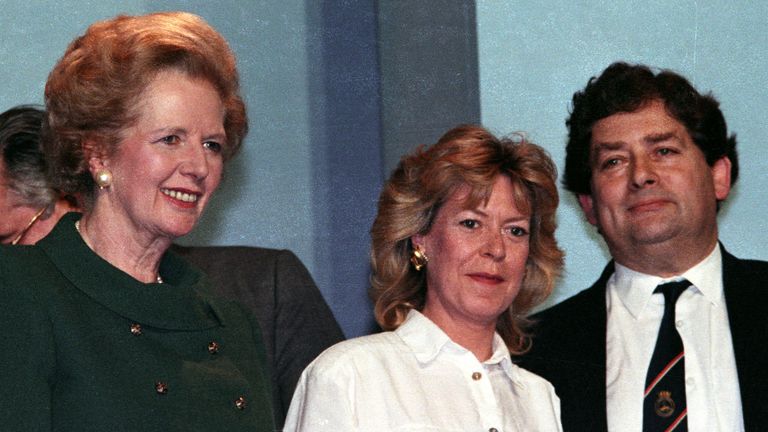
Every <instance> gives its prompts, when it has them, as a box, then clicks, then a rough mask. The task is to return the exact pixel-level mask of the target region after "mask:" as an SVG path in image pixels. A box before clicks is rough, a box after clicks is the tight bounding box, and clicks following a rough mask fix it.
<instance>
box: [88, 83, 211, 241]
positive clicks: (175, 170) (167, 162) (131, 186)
mask: <svg viewBox="0 0 768 432" xmlns="http://www.w3.org/2000/svg"><path fill="white" fill-rule="evenodd" d="M137 109H138V112H139V116H138V120H137V121H136V123H135V124H134V125H133V126H131V127H129V128H128V129H126V130H125V131H124V132H123V134H122V136H123V139H122V141H121V142H120V143H119V144H118V147H117V151H116V152H115V154H114V155H111V156H107V157H106V159H105V162H104V165H105V167H106V168H107V169H109V170H110V171H111V172H112V176H113V181H112V185H111V186H110V187H109V188H107V189H105V190H103V191H97V198H96V203H95V206H94V211H95V210H97V209H98V208H99V206H100V205H102V204H106V208H107V209H108V211H107V212H106V214H107V216H108V217H112V218H117V220H119V221H121V222H122V223H127V224H130V225H131V226H132V227H133V228H134V229H136V230H137V231H138V232H142V233H146V234H150V235H151V236H163V237H169V238H176V237H179V236H182V235H185V234H187V233H189V231H191V230H192V228H193V227H194V226H195V224H196V223H197V221H198V219H199V218H200V215H201V213H202V211H203V209H204V208H205V206H206V204H207V203H208V200H209V199H210V197H211V194H213V191H215V190H216V188H217V187H218V185H219V181H220V180H221V173H222V169H223V159H222V154H221V150H222V147H223V146H224V145H226V134H225V131H224V124H223V123H224V105H223V104H222V101H221V99H220V97H219V95H218V93H217V92H216V90H215V89H214V87H213V86H212V85H211V84H210V83H208V82H207V81H204V80H196V79H191V78H189V77H188V76H187V75H185V74H183V73H180V72H176V71H164V72H161V73H159V74H158V75H157V76H156V77H155V79H154V80H153V81H152V82H151V83H150V85H149V86H148V87H147V89H146V90H145V91H144V93H143V94H142V96H141V98H140V100H139V104H138V105H137ZM92 169H93V168H92ZM100 201H102V202H100Z"/></svg>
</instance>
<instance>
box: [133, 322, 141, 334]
mask: <svg viewBox="0 0 768 432" xmlns="http://www.w3.org/2000/svg"><path fill="white" fill-rule="evenodd" d="M131 334H132V335H134V336H141V324H137V323H133V324H131Z"/></svg>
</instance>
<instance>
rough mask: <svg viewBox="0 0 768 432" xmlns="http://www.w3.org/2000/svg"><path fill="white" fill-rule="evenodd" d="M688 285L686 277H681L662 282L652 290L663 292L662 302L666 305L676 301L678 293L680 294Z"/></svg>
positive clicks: (678, 296)
mask: <svg viewBox="0 0 768 432" xmlns="http://www.w3.org/2000/svg"><path fill="white" fill-rule="evenodd" d="M689 286H691V282H689V281H688V279H683V280H679V281H674V282H667V283H663V284H661V285H659V286H657V287H656V289H655V290H653V292H654V293H662V294H664V302H665V304H666V305H668V306H670V305H674V304H675V303H677V299H679V298H680V295H682V294H683V291H685V290H686V289H688V287H689Z"/></svg>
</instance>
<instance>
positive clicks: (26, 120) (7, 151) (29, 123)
mask: <svg viewBox="0 0 768 432" xmlns="http://www.w3.org/2000/svg"><path fill="white" fill-rule="evenodd" d="M44 117H45V111H43V110H42V109H40V108H38V107H36V106H32V105H20V106H16V107H13V108H11V109H9V110H7V111H5V112H4V113H2V114H0V152H2V163H3V164H4V168H5V177H6V181H7V184H8V187H9V188H10V189H11V190H12V191H13V192H15V193H16V194H17V195H18V196H19V197H20V198H21V200H22V202H23V203H24V205H27V206H29V207H35V208H40V209H42V208H49V209H50V208H52V207H53V204H54V203H55V202H56V197H57V193H56V191H54V190H53V188H52V187H51V186H50V184H49V182H48V180H47V178H46V163H45V157H44V154H43V150H42V146H41V143H40V131H41V128H42V123H43V118H44Z"/></svg>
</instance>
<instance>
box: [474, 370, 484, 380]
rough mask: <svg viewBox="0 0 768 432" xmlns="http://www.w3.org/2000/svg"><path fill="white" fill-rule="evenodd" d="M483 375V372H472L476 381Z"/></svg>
mask: <svg viewBox="0 0 768 432" xmlns="http://www.w3.org/2000/svg"><path fill="white" fill-rule="evenodd" d="M482 377H483V374H481V373H480V372H474V373H473V374H472V379H473V380H475V381H478V380H480V378H482Z"/></svg>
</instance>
